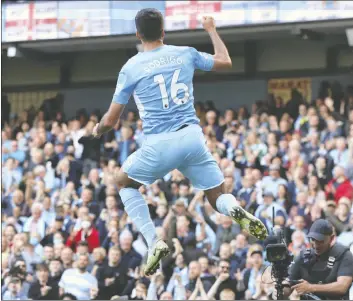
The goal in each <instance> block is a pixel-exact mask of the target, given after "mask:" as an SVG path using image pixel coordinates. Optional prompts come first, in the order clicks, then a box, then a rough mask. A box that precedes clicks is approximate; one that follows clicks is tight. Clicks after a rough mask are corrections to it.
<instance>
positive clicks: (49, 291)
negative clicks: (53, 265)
mask: <svg viewBox="0 0 353 301" xmlns="http://www.w3.org/2000/svg"><path fill="white" fill-rule="evenodd" d="M36 273H37V278H38V280H37V281H35V282H33V283H32V284H31V287H30V288H29V292H28V297H29V298H31V299H33V300H59V287H58V284H57V283H56V282H55V281H51V280H49V269H48V267H47V266H46V265H45V264H38V265H37V267H36Z"/></svg>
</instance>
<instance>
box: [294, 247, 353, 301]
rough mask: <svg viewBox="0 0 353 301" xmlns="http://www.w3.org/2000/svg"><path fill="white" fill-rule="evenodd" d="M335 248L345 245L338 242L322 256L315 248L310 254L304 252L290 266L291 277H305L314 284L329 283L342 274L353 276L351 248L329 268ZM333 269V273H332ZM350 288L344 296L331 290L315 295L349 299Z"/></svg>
mask: <svg viewBox="0 0 353 301" xmlns="http://www.w3.org/2000/svg"><path fill="white" fill-rule="evenodd" d="M334 248H335V249H336V250H337V249H338V248H340V249H342V248H345V247H344V246H343V245H340V244H338V243H336V244H335V245H334V247H332V248H331V249H330V250H329V251H328V252H326V253H325V254H322V255H321V256H317V255H315V254H314V251H313V250H311V253H310V254H309V255H308V254H307V255H304V253H305V252H302V253H301V254H300V256H298V257H297V258H296V260H295V262H294V263H293V264H292V266H291V268H290V272H289V273H290V275H289V279H290V280H300V279H304V280H306V281H308V282H309V283H312V284H320V283H323V284H327V283H332V282H335V281H336V280H337V278H338V277H341V276H349V277H353V255H352V253H351V252H350V251H349V250H347V251H346V252H345V253H343V254H342V255H341V256H340V257H339V258H338V259H336V260H335V262H334V265H333V267H332V268H328V266H329V264H328V262H329V258H332V257H334V256H332V255H334ZM331 270H332V273H333V275H330V273H331ZM329 275H330V281H329V282H328V281H327V280H328V276H329ZM349 289H350V287H349V288H348V290H347V292H346V293H345V294H344V295H343V296H338V295H333V294H330V292H327V294H319V293H317V294H315V295H317V296H319V297H321V298H322V299H344V300H349Z"/></svg>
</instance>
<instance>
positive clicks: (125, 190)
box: [116, 170, 169, 276]
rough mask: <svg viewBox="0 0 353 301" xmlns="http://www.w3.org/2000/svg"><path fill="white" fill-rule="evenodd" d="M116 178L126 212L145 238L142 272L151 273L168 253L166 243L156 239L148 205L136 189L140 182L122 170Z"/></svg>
mask: <svg viewBox="0 0 353 301" xmlns="http://www.w3.org/2000/svg"><path fill="white" fill-rule="evenodd" d="M116 180H117V184H118V189H119V194H120V197H121V200H122V201H123V203H124V206H125V211H126V213H127V214H128V216H129V217H130V218H131V219H132V221H133V223H134V224H135V225H136V228H137V229H138V230H139V231H140V232H141V234H142V235H143V237H144V238H145V239H146V242H147V245H148V250H149V252H148V258H147V264H146V267H145V270H144V273H145V275H147V276H148V275H152V274H154V273H155V272H156V271H157V269H158V268H159V263H160V260H161V259H162V258H163V257H165V256H167V255H168V253H169V248H168V245H167V244H166V243H165V242H164V241H163V240H160V239H157V235H156V228H155V226H154V223H153V221H152V219H151V216H150V212H149V209H148V206H147V204H146V201H145V200H144V198H143V196H142V194H141V193H140V192H139V190H138V189H139V188H140V186H141V184H140V183H138V182H136V181H134V180H132V179H130V178H129V177H128V175H127V174H126V173H124V172H123V171H122V170H120V171H119V172H118V173H117V175H116Z"/></svg>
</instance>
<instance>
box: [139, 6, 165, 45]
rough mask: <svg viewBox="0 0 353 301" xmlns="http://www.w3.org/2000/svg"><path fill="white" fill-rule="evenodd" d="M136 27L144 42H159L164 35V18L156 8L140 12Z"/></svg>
mask: <svg viewBox="0 0 353 301" xmlns="http://www.w3.org/2000/svg"><path fill="white" fill-rule="evenodd" d="M135 25H136V29H137V31H138V33H139V34H140V36H141V38H142V40H144V41H147V42H153V41H157V40H159V39H160V38H161V37H162V33H163V16H162V14H161V12H160V11H158V10H157V9H154V8H145V9H142V10H140V11H139V12H138V13H137V15H136V17H135Z"/></svg>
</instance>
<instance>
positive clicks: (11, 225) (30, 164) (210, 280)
mask: <svg viewBox="0 0 353 301" xmlns="http://www.w3.org/2000/svg"><path fill="white" fill-rule="evenodd" d="M329 86H330V85H327V84H326V85H325V83H324V84H323V85H322V88H321V89H320V93H319V97H318V98H317V99H316V100H315V101H313V102H312V103H311V104H308V103H305V102H304V101H302V99H301V97H300V95H299V94H298V93H297V92H296V91H293V93H292V99H290V100H289V101H288V102H286V103H284V102H283V100H282V99H281V98H280V97H273V96H270V97H269V100H268V101H262V102H257V103H256V104H254V105H253V106H252V107H251V109H250V113H249V112H248V109H247V108H246V107H241V108H237V109H236V110H235V109H227V110H226V111H225V112H222V113H220V112H218V111H217V109H216V108H215V106H214V104H213V103H212V102H206V103H204V104H203V103H196V105H195V107H196V112H197V115H198V116H199V118H200V120H201V125H202V127H203V129H204V133H205V137H206V140H207V146H208V147H209V149H210V151H211V152H212V154H213V156H214V158H215V159H216V161H217V162H218V164H219V166H220V168H221V169H222V171H223V173H224V176H225V183H224V186H225V190H226V192H227V193H232V194H233V195H235V196H236V197H237V199H238V200H240V202H241V205H242V206H243V207H244V208H246V209H247V210H248V211H249V212H251V213H253V214H254V215H255V216H257V217H259V218H260V219H261V220H262V221H263V222H264V223H265V225H266V226H267V227H268V229H269V231H270V230H271V228H272V227H273V226H274V225H273V224H272V208H274V209H275V213H276V216H275V219H274V223H275V225H276V226H279V227H282V228H283V229H284V232H285V236H286V238H287V242H288V248H289V249H290V251H291V252H293V254H294V255H296V256H297V255H298V254H299V253H300V251H301V250H303V249H305V248H307V247H308V246H309V241H308V238H307V236H306V234H307V232H308V229H309V227H310V225H311V224H312V223H313V221H315V220H316V219H318V218H326V219H328V220H330V221H331V223H332V224H333V225H334V228H335V232H336V235H337V241H339V242H341V243H343V244H344V245H346V246H348V247H350V248H351V250H352V251H353V214H352V212H353V211H352V201H353V186H352V183H353V173H352V170H353V93H352V89H351V88H349V89H347V93H345V94H344V93H338V94H337V93H335V91H334V89H331V90H330V89H329ZM230 105H231V104H230ZM234 107H236V100H235V101H234ZM99 119H100V113H99V112H98V111H95V112H92V113H90V114H87V112H85V111H84V110H81V111H79V112H78V113H77V116H76V117H75V118H73V119H69V120H66V119H65V116H64V114H63V113H62V111H54V112H52V111H51V112H48V110H46V109H45V108H41V109H40V110H39V111H38V112H35V111H33V110H27V111H25V112H23V113H21V114H20V115H19V116H16V117H12V118H10V119H9V120H8V122H6V123H5V125H4V127H3V128H2V195H1V200H2V201H1V202H2V212H1V213H2V214H1V218H2V233H1V234H2V239H1V253H2V254H1V255H2V256H1V277H2V297H3V299H4V300H15V299H16V300H25V299H33V300H41V299H43V300H44V299H46V300H55V299H63V300H76V299H81V300H88V299H103V300H104V299H105V300H109V299H120V300H124V299H125V300H127V299H133V300H144V299H147V300H173V299H174V300H186V299H188V300H214V299H217V300H219V299H220V300H235V299H244V298H245V299H268V298H269V296H270V295H271V293H272V291H273V285H272V284H271V279H270V277H269V275H267V274H266V272H265V273H263V272H264V271H265V270H266V267H267V265H268V263H267V262H266V260H265V257H264V247H263V242H261V241H256V239H254V238H253V237H251V236H248V235H247V234H246V233H244V232H242V231H241V229H240V227H239V226H238V225H237V224H235V223H234V222H233V221H232V220H231V218H229V217H225V216H221V215H220V214H218V213H217V212H215V211H214V210H213V208H212V207H211V206H210V204H209V203H208V201H207V199H205V196H204V193H203V192H201V191H197V190H195V189H193V187H192V185H191V184H190V182H189V181H188V180H187V179H185V178H184V177H183V175H182V174H181V173H180V172H179V171H178V170H174V171H172V172H171V173H170V174H168V175H166V176H165V177H164V178H163V179H161V180H160V181H157V182H156V183H154V184H153V185H151V186H148V187H146V186H142V187H141V188H140V191H141V193H142V194H143V196H144V197H145V199H146V202H147V203H148V205H149V209H150V212H151V215H152V218H153V220H154V223H155V225H156V227H157V233H158V236H159V237H160V238H163V239H164V240H165V241H166V242H167V243H168V245H169V246H170V248H171V250H172V252H171V254H170V255H169V256H168V257H167V258H165V259H164V260H163V261H162V267H161V269H160V270H159V271H158V272H157V273H156V274H155V275H153V276H152V277H149V278H146V277H145V276H144V275H143V273H142V270H143V265H144V263H145V260H146V255H147V248H146V244H145V242H144V239H143V237H142V236H141V235H140V234H139V233H138V232H137V231H136V229H135V227H134V225H133V224H132V223H131V220H130V219H129V217H128V216H127V215H126V213H125V212H124V207H123V204H122V202H121V200H120V198H119V194H118V189H117V187H116V185H115V181H114V174H116V173H117V172H118V171H119V169H120V166H121V164H122V163H123V162H124V161H125V160H126V158H127V157H128V156H129V155H130V154H131V153H132V152H134V151H135V150H136V149H138V148H139V147H140V145H141V143H142V141H143V132H142V122H141V120H139V119H138V117H137V115H136V114H135V112H133V111H129V112H128V113H127V115H126V116H125V118H124V119H123V120H121V121H120V122H119V123H118V124H117V125H116V127H115V128H114V130H113V131H111V132H109V133H108V134H106V135H104V136H103V137H101V139H100V140H98V139H90V136H89V135H90V134H91V132H92V129H93V127H94V125H95V124H96V122H98V121H99ZM205 176H207V175H205ZM261 280H264V281H261ZM351 297H352V296H351ZM291 298H292V299H298V296H297V295H296V294H295V293H293V295H292V296H291Z"/></svg>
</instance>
